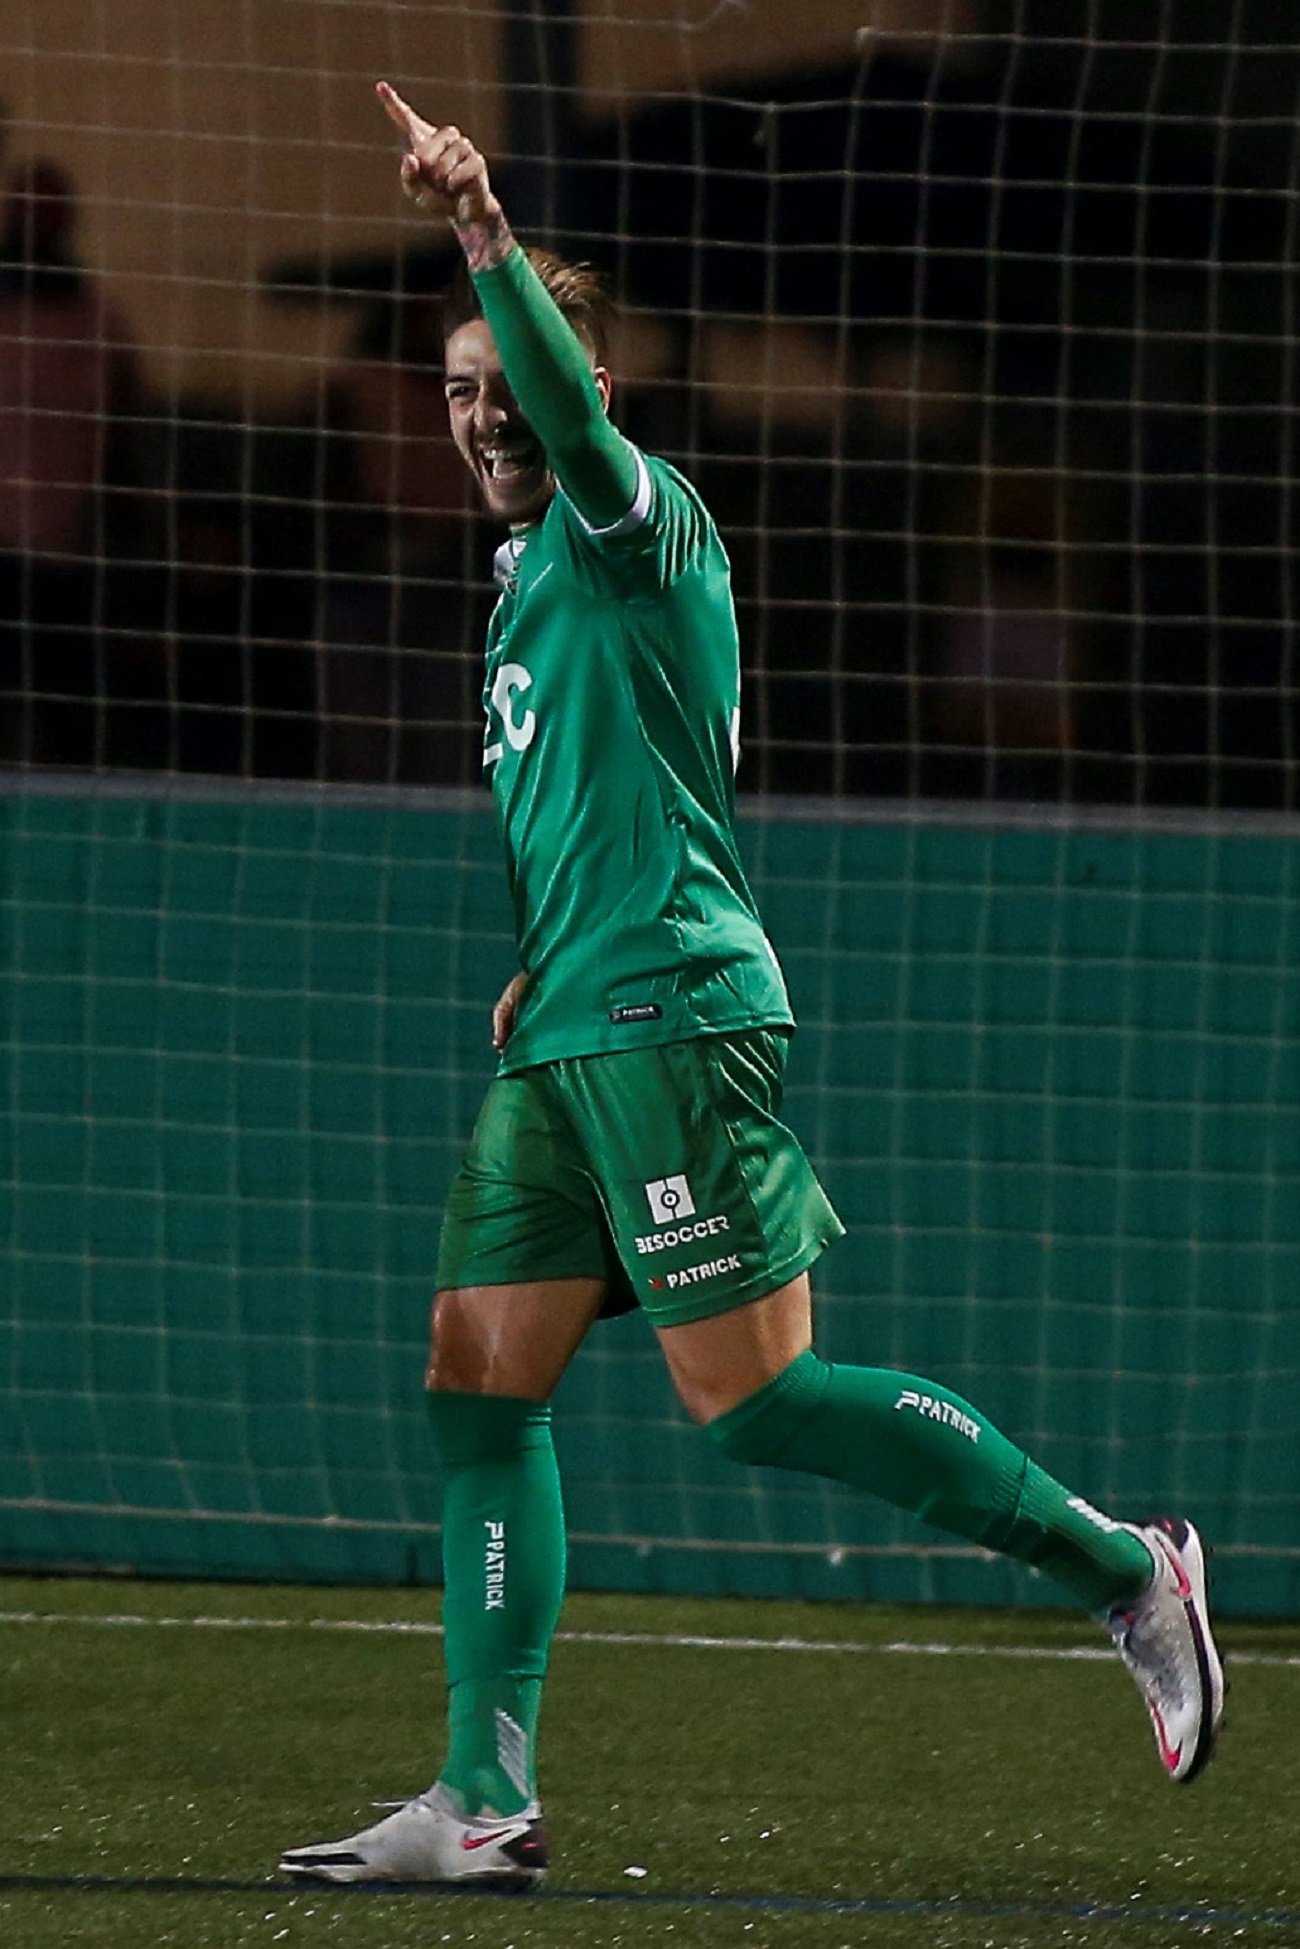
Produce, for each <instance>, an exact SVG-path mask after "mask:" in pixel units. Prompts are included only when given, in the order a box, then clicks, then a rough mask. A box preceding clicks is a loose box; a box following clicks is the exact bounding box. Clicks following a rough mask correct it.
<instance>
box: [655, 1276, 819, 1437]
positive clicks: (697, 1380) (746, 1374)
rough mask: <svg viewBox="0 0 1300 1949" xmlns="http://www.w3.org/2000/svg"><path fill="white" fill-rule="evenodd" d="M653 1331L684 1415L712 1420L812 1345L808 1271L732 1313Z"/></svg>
mask: <svg viewBox="0 0 1300 1949" xmlns="http://www.w3.org/2000/svg"><path fill="white" fill-rule="evenodd" d="M658 1332H659V1344H660V1346H661V1347H662V1349H663V1352H664V1357H665V1359H666V1360H667V1362H668V1369H669V1372H670V1373H671V1375H672V1378H673V1385H674V1387H675V1388H676V1389H677V1394H678V1398H679V1400H680V1401H681V1404H682V1406H683V1407H684V1408H685V1409H686V1412H687V1414H689V1415H690V1417H691V1419H692V1421H696V1422H700V1423H707V1422H710V1421H715V1420H716V1419H717V1418H718V1416H719V1415H722V1414H727V1413H728V1412H729V1411H730V1410H731V1409H732V1408H734V1407H737V1406H738V1405H739V1403H740V1402H741V1401H744V1400H748V1399H749V1397H750V1396H751V1395H753V1394H757V1393H758V1391H759V1389H760V1388H762V1387H765V1386H766V1385H767V1383H768V1382H769V1381H771V1380H774V1379H775V1378H776V1376H777V1375H778V1374H780V1373H782V1372H784V1370H785V1369H786V1368H787V1367H788V1366H789V1365H790V1363H791V1361H793V1360H797V1359H798V1357H799V1355H800V1354H801V1353H804V1352H806V1351H807V1349H808V1348H809V1347H810V1346H811V1345H812V1294H811V1290H810V1288H809V1283H808V1275H807V1273H801V1274H800V1275H799V1277H798V1278H797V1279H793V1280H791V1281H790V1283H789V1284H788V1285H786V1286H781V1287H780V1288H778V1290H777V1291H776V1292H772V1293H768V1294H767V1296H766V1297H765V1298H763V1299H755V1300H751V1301H750V1302H749V1303H748V1304H747V1305H744V1306H738V1307H736V1308H735V1309H734V1311H732V1312H729V1313H719V1314H716V1315H715V1316H714V1317H713V1318H712V1319H706V1320H694V1321H692V1322H691V1323H690V1324H689V1325H686V1326H670V1327H661V1328H659V1330H658Z"/></svg>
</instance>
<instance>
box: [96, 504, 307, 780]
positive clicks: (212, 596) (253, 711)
mask: <svg viewBox="0 0 1300 1949" xmlns="http://www.w3.org/2000/svg"><path fill="white" fill-rule="evenodd" d="M248 525H249V524H248V518H247V508H246V505H245V503H244V502H243V501H242V500H241V499H240V497H239V496H237V495H236V494H234V493H221V492H219V491H217V492H209V493H199V492H191V493H183V494H181V495H179V496H178V497H177V498H176V499H175V500H174V501H173V502H172V503H171V504H170V506H169V509H168V516H167V538H166V543H165V549H166V555H167V558H168V559H167V560H165V561H160V562H158V563H154V564H151V565H149V566H146V567H142V568H140V569H139V570H137V571H136V572H135V573H134V574H133V575H131V577H130V578H129V579H126V580H119V581H118V582H117V584H116V585H115V587H114V590H113V593H112V597H111V600H110V605H109V608H108V610H107V613H106V616H105V623H106V628H105V635H104V649H103V666H104V671H105V673H106V674H105V677H104V682H103V693H102V698H101V711H100V719H101V722H100V724H99V726H98V731H97V737H96V744H95V749H94V750H93V751H85V752H78V753H77V754H76V759H77V762H81V763H95V764H103V765H110V766H116V765H121V766H129V767H133V768H145V769H150V770H155V769H156V770H167V771H184V772H205V773H209V774H215V775H218V776H226V777H238V778H283V777H303V776H307V775H310V773H311V772H312V769H313V764H314V755H315V754H314V743H315V722H314V717H315V698H314V690H313V684H312V672H311V663H310V658H309V657H308V656H307V655H306V653H305V652H304V651H303V650H302V648H301V646H300V645H298V644H295V643H293V642H289V641H276V640H273V639H270V638H267V637H265V636H263V634H262V632H261V629H260V628H259V620H260V619H259V610H258V605H257V604H256V603H255V600H254V594H255V586H254V582H253V578H252V576H251V574H250V571H249V566H248V553H249V548H248V533H247V531H248Z"/></svg>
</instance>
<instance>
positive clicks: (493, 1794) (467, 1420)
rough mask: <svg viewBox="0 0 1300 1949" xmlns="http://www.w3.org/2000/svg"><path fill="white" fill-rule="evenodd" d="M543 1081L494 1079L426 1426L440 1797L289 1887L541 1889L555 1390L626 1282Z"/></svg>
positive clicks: (454, 1251) (304, 1863)
mask: <svg viewBox="0 0 1300 1949" xmlns="http://www.w3.org/2000/svg"><path fill="white" fill-rule="evenodd" d="M552 1110H553V1106H552V1104H551V1102H550V1098H549V1092H548V1088H547V1083H546V1078H545V1075H544V1074H543V1073H542V1072H534V1071H530V1072H528V1073H527V1074H526V1075H525V1076H521V1077H506V1078H502V1079H498V1081H497V1082H495V1083H494V1084H493V1085H492V1086H491V1088H490V1089H489V1091H488V1097H487V1100H486V1102H485V1104H484V1107H483V1112H482V1114H481V1115H480V1118H479V1122H478V1125H477V1127H476V1129H475V1133H474V1138H473V1141H472V1143H471V1146H470V1151H469V1154H468V1156H467V1157H466V1159H465V1162H464V1164H463V1165H462V1167H461V1169H460V1171H459V1173H458V1174H457V1177H456V1179H455V1181H454V1183H453V1185H452V1189H451V1194H450V1197H449V1200H448V1207H447V1214H446V1218H445V1221H444V1225H443V1232H442V1239H441V1242H440V1247H439V1256H438V1275H439V1276H438V1287H439V1292H438V1297H437V1300H436V1302H435V1306H434V1312H433V1322H432V1335H431V1347H430V1355H429V1365H428V1370H427V1375H426V1380H427V1383H428V1389H429V1392H428V1401H429V1413H430V1418H431V1421H432V1425H433V1431H434V1435H435V1439H436V1442H437V1446H438V1449H439V1452H440V1456H441V1460H442V1480H443V1491H444V1506H443V1525H442V1530H443V1565H444V1595H443V1627H444V1638H445V1664H446V1672H447V1682H448V1716H449V1724H450V1733H449V1741H448V1748H447V1754H446V1759H445V1762H444V1765H443V1768H442V1771H441V1773H440V1775H439V1778H438V1779H437V1780H436V1781H435V1782H434V1784H433V1786H432V1787H431V1788H430V1789H429V1790H428V1791H427V1792H426V1793H423V1794H419V1795H417V1796H416V1798H415V1799H414V1800H411V1801H407V1802H406V1803H404V1804H403V1805H402V1806H401V1807H399V1808H398V1810H397V1811H396V1812H395V1813H393V1814H391V1815H389V1816H388V1817H387V1819H385V1820H382V1821H380V1822H377V1823H376V1824H375V1825H373V1826H371V1827H369V1828H365V1829H363V1830H361V1831H360V1832H359V1833H357V1834H354V1835H351V1836H349V1837H348V1838H347V1839H346V1840H343V1841H339V1842H332V1843H325V1844H321V1845H318V1846H314V1847H308V1848H296V1849H292V1850H291V1851H290V1852H289V1853H287V1854H286V1855H285V1856H284V1857H283V1858H282V1860H281V1867H282V1869H284V1870H285V1871H286V1872H288V1873H291V1874H294V1875H301V1876H315V1877H318V1878H321V1879H326V1880H331V1881H361V1880H371V1879H389V1880H421V1881H454V1882H464V1881H469V1880H473V1881H480V1882H484V1881H488V1882H492V1883H498V1882H507V1883H511V1884H514V1885H528V1884H530V1883H532V1882H535V1881H537V1880H538V1879H539V1878H540V1875H541V1874H542V1873H543V1872H544V1870H545V1867H546V1841H545V1835H544V1833H543V1832H542V1830H541V1826H540V1818H539V1816H540V1809H539V1807H538V1805H537V1801H536V1786H535V1732H536V1720H537V1710H538V1703H539V1700H540V1694H541V1688H542V1680H543V1676H544V1673H545V1667H546V1660H547V1654H548V1651H549V1647H550V1641H551V1636H552V1633H553V1631H554V1628H555V1622H556V1618H557V1616H558V1613H559V1608H560V1602H561V1599H562V1596H563V1590H564V1556H565V1538H564V1516H563V1508H562V1505H561V1499H560V1485H559V1477H558V1474H557V1470H556V1464H555V1452H554V1448H553V1445H552V1441H551V1428H550V1408H549V1405H548V1402H549V1397H550V1394H551V1391H552V1389H553V1388H554V1386H555V1384H556V1382H557V1381H558V1379H559V1377H560V1375H561V1374H562V1373H563V1372H564V1369H565V1367H566V1366H567V1365H568V1363H569V1360H570V1359H571V1357H572V1355H573V1353H574V1351H575V1349H576V1348H577V1346H578V1345H579V1344H580V1342H581V1340H582V1337H583V1335H584V1334H585V1332H586V1331H587V1328H588V1326H589V1325H590V1324H591V1321H592V1320H593V1319H594V1318H595V1316H596V1314H597V1313H598V1311H600V1309H601V1304H602V1299H603V1298H604V1296H605V1294H606V1290H607V1287H608V1285H609V1283H610V1280H611V1278H612V1279H613V1280H614V1281H615V1282H616V1283H618V1282H621V1279H622V1275H621V1272H620V1270H619V1267H618V1263H617V1258H616V1256H615V1255H614V1253H613V1250H612V1245H611V1243H610V1240H609V1237H608V1231H607V1229H606V1228H605V1225H604V1219H603V1215H602V1212H601V1208H600V1204H599V1201H598V1199H597V1198H596V1195H595V1193H594V1190H593V1188H592V1186H591V1184H590V1181H589V1179H588V1178H587V1177H586V1176H585V1175H584V1173H583V1171H582V1169H581V1166H580V1164H579V1163H578V1162H577V1161H576V1160H575V1158H574V1156H573V1154H572V1147H571V1144H570V1143H569V1140H568V1138H567V1134H566V1131H565V1129H564V1127H563V1124H562V1122H558V1123H557V1121H556V1120H555V1118H554V1116H553V1114H552Z"/></svg>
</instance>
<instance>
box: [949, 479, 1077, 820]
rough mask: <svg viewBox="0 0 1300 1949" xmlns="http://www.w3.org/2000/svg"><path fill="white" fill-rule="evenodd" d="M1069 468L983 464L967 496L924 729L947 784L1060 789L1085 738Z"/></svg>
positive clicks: (958, 517)
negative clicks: (1080, 729)
mask: <svg viewBox="0 0 1300 1949" xmlns="http://www.w3.org/2000/svg"><path fill="white" fill-rule="evenodd" d="M1065 498H1066V488H1065V481H1064V478H1063V477H1061V476H1058V475H1053V474H1052V473H1050V472H1047V471H1040V470H1038V469H1036V468H1033V467H1007V468H1003V469H1001V470H994V469H982V470H981V471H980V473H979V474H978V475H977V476H976V479H975V481H974V483H973V484H972V485H970V486H968V488H967V490H966V492H965V493H964V494H961V495H959V497H958V499H957V501H956V505H955V508H954V510H953V514H952V516H951V517H950V522H951V528H952V530H955V533H954V540H955V543H956V546H955V548H954V550H953V554H952V556H951V559H950V564H949V568H948V572H947V575H946V578H945V581H946V586H945V587H944V589H943V591H942V608H941V611H940V614H939V617H938V642H937V656H936V664H937V668H936V670H935V674H934V677H933V678H932V680H931V683H930V685H929V686H928V688H929V692H930V695H929V707H928V710H927V713H926V724H925V730H926V732H927V734H928V737H929V739H930V740H931V741H932V742H933V744H934V745H935V746H936V747H938V748H939V750H940V751H942V752H943V753H944V757H945V759H946V763H945V764H944V766H943V769H944V770H945V771H947V772H949V773H950V778H949V779H948V780H947V781H945V789H948V790H952V789H956V790H961V791H972V790H973V791H975V792H976V793H977V794H979V792H980V785H979V782H978V781H980V780H983V781H984V785H985V788H986V789H987V791H989V792H991V793H994V794H999V795H1008V796H1012V797H1016V796H1034V797H1037V796H1047V797H1051V796H1054V795H1055V794H1056V793H1057V792H1058V791H1059V789H1060V779H1061V768H1062V762H1063V760H1064V759H1065V758H1066V757H1067V755H1068V754H1069V753H1070V752H1071V751H1072V750H1073V749H1074V745H1075V718H1076V690H1077V684H1078V680H1079V676H1080V671H1079V669H1078V663H1079V655H1078V645H1077V643H1076V640H1075V627H1074V621H1073V612H1074V611H1075V610H1077V608H1078V603H1077V601H1076V600H1074V599H1073V598H1072V597H1071V595H1070V593H1069V589H1070V585H1071V582H1072V581H1073V580H1074V579H1075V578H1076V576H1077V566H1076V556H1077V551H1075V550H1074V549H1073V548H1072V546H1071V534H1070V530H1071V526H1072V524H1071V522H1070V519H1069V517H1068V514H1067V511H1066V508H1065V505H1064V503H1065Z"/></svg>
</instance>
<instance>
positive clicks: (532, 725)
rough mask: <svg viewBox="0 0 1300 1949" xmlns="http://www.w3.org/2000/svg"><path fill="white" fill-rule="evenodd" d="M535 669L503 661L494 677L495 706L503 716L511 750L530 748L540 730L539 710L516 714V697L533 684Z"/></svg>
mask: <svg viewBox="0 0 1300 1949" xmlns="http://www.w3.org/2000/svg"><path fill="white" fill-rule="evenodd" d="M532 681H533V677H532V672H531V671H530V670H525V668H524V666H523V664H522V663H503V664H502V665H501V668H500V669H499V670H498V671H497V673H496V676H495V677H494V678H493V679H492V708H493V710H494V711H495V712H496V713H497V716H498V717H499V718H500V719H501V725H502V729H503V730H504V731H505V734H506V741H507V743H508V744H509V746H510V749H511V750H512V751H527V749H528V747H529V745H530V744H531V743H532V741H533V737H534V734H535V733H536V730H537V713H536V711H523V712H521V713H520V715H519V717H517V718H516V716H515V698H516V697H517V696H518V695H519V693H520V692H521V691H524V690H528V689H530V688H531V686H532Z"/></svg>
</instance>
